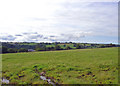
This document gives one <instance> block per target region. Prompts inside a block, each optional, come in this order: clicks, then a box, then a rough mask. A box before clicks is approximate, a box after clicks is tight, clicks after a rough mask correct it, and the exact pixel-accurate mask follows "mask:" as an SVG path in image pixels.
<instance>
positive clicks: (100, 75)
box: [2, 48, 118, 84]
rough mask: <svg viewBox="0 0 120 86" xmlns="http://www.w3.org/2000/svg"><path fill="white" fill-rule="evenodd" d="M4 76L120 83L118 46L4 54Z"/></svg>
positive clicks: (21, 80) (22, 81) (17, 80)
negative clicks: (41, 74)
mask: <svg viewBox="0 0 120 86" xmlns="http://www.w3.org/2000/svg"><path fill="white" fill-rule="evenodd" d="M2 67H3V70H2V72H3V77H4V78H7V79H9V80H10V84H46V83H47V82H46V81H43V80H41V79H40V77H39V76H40V75H39V74H38V73H36V72H35V70H36V69H37V70H38V71H39V73H41V72H44V73H45V76H46V77H47V78H50V79H51V80H52V81H54V82H55V83H58V84H117V83H118V48H97V49H76V50H62V51H45V52H28V53H9V54H3V55H2Z"/></svg>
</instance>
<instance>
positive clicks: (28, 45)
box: [0, 42, 120, 53]
mask: <svg viewBox="0 0 120 86" xmlns="http://www.w3.org/2000/svg"><path fill="white" fill-rule="evenodd" d="M118 46H120V45H116V44H90V43H72V42H68V43H67V42H66V43H60V42H54V43H44V42H43V43H32V42H2V53H17V52H28V51H29V49H32V50H34V51H54V50H69V49H89V48H105V47H118ZM0 50H1V49H0Z"/></svg>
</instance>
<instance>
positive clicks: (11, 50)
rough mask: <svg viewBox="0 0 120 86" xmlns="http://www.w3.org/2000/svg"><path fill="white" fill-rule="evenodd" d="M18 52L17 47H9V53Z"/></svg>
mask: <svg viewBox="0 0 120 86" xmlns="http://www.w3.org/2000/svg"><path fill="white" fill-rule="evenodd" d="M16 52H17V50H16V49H13V48H9V49H8V53H16Z"/></svg>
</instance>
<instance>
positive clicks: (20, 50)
mask: <svg viewBox="0 0 120 86" xmlns="http://www.w3.org/2000/svg"><path fill="white" fill-rule="evenodd" d="M18 51H19V52H28V50H27V49H25V48H20V49H19V50H18Z"/></svg>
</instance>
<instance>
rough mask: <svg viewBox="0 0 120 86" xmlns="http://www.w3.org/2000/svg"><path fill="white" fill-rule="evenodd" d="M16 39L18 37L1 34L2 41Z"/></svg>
mask: <svg viewBox="0 0 120 86" xmlns="http://www.w3.org/2000/svg"><path fill="white" fill-rule="evenodd" d="M15 39H16V37H14V36H12V35H9V34H1V35H0V40H3V41H14V40H15Z"/></svg>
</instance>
